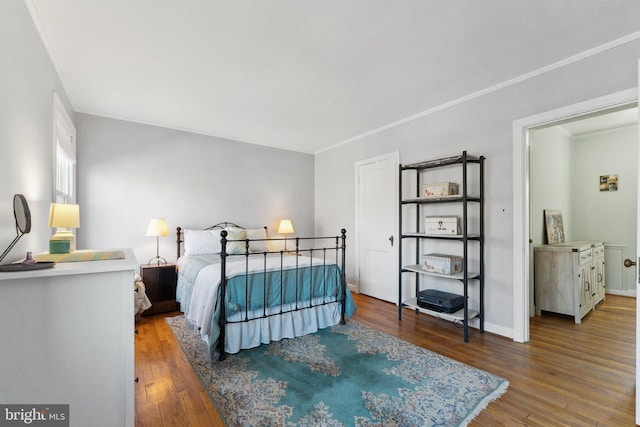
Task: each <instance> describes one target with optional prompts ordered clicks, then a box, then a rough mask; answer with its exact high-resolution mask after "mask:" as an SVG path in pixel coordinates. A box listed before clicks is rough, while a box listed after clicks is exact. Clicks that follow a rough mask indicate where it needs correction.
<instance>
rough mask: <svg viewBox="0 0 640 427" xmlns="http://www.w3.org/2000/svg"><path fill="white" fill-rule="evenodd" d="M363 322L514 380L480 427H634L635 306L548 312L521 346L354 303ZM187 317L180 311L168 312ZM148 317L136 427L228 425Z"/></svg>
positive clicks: (621, 301) (620, 301) (363, 301)
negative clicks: (576, 318) (579, 313)
mask: <svg viewBox="0 0 640 427" xmlns="http://www.w3.org/2000/svg"><path fill="white" fill-rule="evenodd" d="M354 298H355V300H356V303H357V305H358V311H357V312H356V315H355V316H354V318H355V319H357V320H359V321H361V322H363V323H366V324H368V325H370V326H373V327H376V328H378V329H380V330H383V331H385V332H387V333H390V334H392V335H396V336H398V337H400V338H402V339H404V340H406V341H410V342H413V343H414V344H417V345H420V346H422V347H425V348H428V349H430V350H432V351H435V352H438V353H440V354H443V355H445V356H448V357H451V358H453V359H456V360H459V361H461V362H464V363H466V364H469V365H472V366H475V367H477V368H480V369H484V370H486V371H488V372H491V373H494V374H496V375H499V376H501V377H503V378H506V379H507V380H509V383H510V385H509V389H508V391H507V392H506V393H505V394H504V395H503V396H502V397H501V398H500V399H499V400H497V401H495V402H492V403H491V404H489V406H488V407H487V409H485V410H484V411H483V412H482V413H481V414H480V415H479V416H478V417H477V418H476V419H475V420H474V421H473V422H472V423H471V425H472V426H499V425H505V426H518V425H527V426H545V427H548V426H633V425H635V417H634V404H635V304H636V301H635V299H634V298H626V297H620V296H614V295H607V299H606V301H604V302H603V303H601V304H600V305H599V306H598V308H597V309H596V310H595V311H592V312H591V313H590V314H588V315H587V317H586V318H585V319H583V322H582V324H581V325H576V324H575V323H574V322H573V320H572V318H568V317H564V316H558V315H551V314H545V315H544V316H540V317H536V318H534V319H532V321H531V341H530V342H529V343H526V344H518V343H515V342H513V341H512V340H510V339H508V338H504V337H500V336H497V335H493V334H490V333H485V334H480V333H479V332H478V331H477V330H475V329H472V330H471V332H470V334H469V335H470V338H469V343H467V344H465V343H464V342H463V340H462V330H461V329H460V327H459V326H456V325H453V324H452V323H449V322H446V321H444V320H440V319H437V318H434V317H431V316H427V315H424V314H420V315H416V314H415V313H414V312H413V311H412V310H408V309H406V310H404V312H403V318H402V321H398V318H397V308H396V306H395V305H393V304H390V303H386V302H383V301H379V300H376V299H374V298H370V297H366V296H363V295H354ZM172 314H179V313H170V314H168V315H172ZM165 316H167V314H164V315H162V314H160V315H155V316H149V317H143V318H142V319H141V320H140V321H139V322H138V323H137V324H136V326H137V328H138V330H139V334H138V335H137V336H136V342H135V348H136V365H135V366H136V375H137V376H138V377H139V383H138V384H136V394H135V395H136V426H138V427H142V426H154V427H155V426H167V427H168V426H217V425H223V424H222V421H221V420H220V418H219V417H218V415H217V412H216V409H215V407H214V406H213V404H212V403H211V401H210V399H209V398H208V396H207V395H206V394H205V392H204V391H203V389H202V387H201V386H200V382H199V381H198V379H197V378H196V376H195V374H194V373H193V371H192V369H191V366H190V365H189V362H188V361H187V360H186V358H185V357H184V355H183V353H182V351H181V350H180V347H179V345H178V344H177V342H176V340H175V338H174V337H173V334H172V333H171V331H170V330H169V329H168V327H167V326H166V324H165V322H164V317H165Z"/></svg>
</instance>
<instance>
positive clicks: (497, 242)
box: [315, 41, 640, 335]
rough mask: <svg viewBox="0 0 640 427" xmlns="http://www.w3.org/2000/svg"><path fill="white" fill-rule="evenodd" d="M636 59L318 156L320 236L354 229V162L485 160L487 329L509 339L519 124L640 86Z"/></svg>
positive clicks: (548, 81)
mask: <svg viewBox="0 0 640 427" xmlns="http://www.w3.org/2000/svg"><path fill="white" fill-rule="evenodd" d="M638 58H640V42H638V41H634V42H631V43H628V44H625V45H623V46H619V47H616V48H613V49H610V50H607V51H605V52H603V53H599V54H597V55H595V56H590V57H587V58H585V59H582V60H580V61H578V62H575V63H571V64H569V65H565V66H563V67H561V68H559V69H556V70H552V71H548V72H546V73H543V74H541V75H539V76H537V77H534V78H530V79H527V80H524V81H522V82H520V83H517V84H514V85H511V86H507V87H505V88H503V89H500V90H497V91H493V92H490V93H488V94H486V95H483V96H481V97H478V98H474V99H471V100H469V101H466V102H464V103H460V104H455V105H453V106H451V107H449V108H446V109H443V110H439V111H436V112H434V113H432V114H428V115H426V116H424V117H421V118H419V119H416V120H414V121H411V122H408V123H405V124H402V125H400V126H396V127H393V128H390V129H387V130H385V131H383V132H380V133H376V134H374V135H370V136H367V137H365V138H363V139H361V140H358V141H355V142H352V143H350V144H346V145H342V146H339V147H336V148H335V149H332V150H329V151H325V152H322V153H319V154H317V155H316V158H315V163H316V231H317V232H320V233H321V232H324V231H325V230H328V229H333V228H336V227H344V228H346V229H347V232H349V231H351V230H353V229H354V219H355V213H354V210H355V208H354V200H355V195H354V188H355V184H354V172H353V170H354V169H353V168H354V167H353V164H354V162H356V161H359V160H362V159H366V158H369V157H374V156H377V155H380V154H383V153H388V152H391V151H395V150H399V151H400V156H401V162H403V163H409V162H413V161H419V160H427V159H432V158H438V157H442V156H449V155H452V154H457V153H459V152H461V151H463V150H467V151H469V153H471V154H476V155H480V154H482V155H485V156H486V157H487V160H486V180H485V185H486V210H485V213H486V225H485V232H486V235H487V238H486V252H485V257H486V265H485V267H486V276H485V277H486V306H485V308H486V322H487V325H486V326H487V329H488V330H493V331H496V332H498V333H502V334H505V335H509V334H511V333H512V329H513V319H512V317H513V314H512V307H513V292H512V290H513V283H512V281H513V271H512V270H513V267H512V265H511V262H512V259H513V250H514V248H513V223H512V221H513V219H512V216H511V213H512V212H511V210H512V205H513V198H514V195H513V186H512V176H513V168H512V153H513V136H512V126H513V121H514V120H518V119H521V118H524V117H530V116H533V115H536V114H540V113H542V112H545V111H550V110H553V109H556V108H559V107H562V106H566V105H572V104H575V103H578V102H581V101H585V100H588V99H593V98H596V97H598V96H602V95H605V94H610V93H614V92H618V91H621V90H625V89H629V88H632V87H637V84H638V82H637V61H638ZM470 72H473V70H470ZM517 197H520V195H517ZM503 209H504V210H505V214H503V213H502V211H503ZM350 241H351V242H352V243H351V244H350V245H349V246H348V248H349V252H348V266H347V271H346V273H347V276H348V279H349V280H350V281H355V273H356V272H355V271H354V268H355V265H354V259H355V253H354V246H353V241H354V236H351V240H350Z"/></svg>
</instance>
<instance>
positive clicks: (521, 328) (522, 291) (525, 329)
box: [513, 88, 638, 343]
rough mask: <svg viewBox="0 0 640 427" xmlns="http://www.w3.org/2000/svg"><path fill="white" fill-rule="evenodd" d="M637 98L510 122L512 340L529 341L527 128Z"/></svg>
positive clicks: (607, 99)
mask: <svg viewBox="0 0 640 427" xmlns="http://www.w3.org/2000/svg"><path fill="white" fill-rule="evenodd" d="M635 102H638V89H637V88H633V89H627V90H623V91H620V92H616V93H613V94H610V95H605V96H602V97H599V98H595V99H591V100H588V101H585V102H580V103H578V104H573V105H569V106H566V107H562V108H559V109H556V110H552V111H547V112H544V113H541V114H538V115H535V116H531V117H526V118H523V119H520V120H516V121H514V122H513V142H514V147H513V340H514V341H516V342H521V343H524V342H527V341H529V315H530V310H529V302H530V301H529V286H530V283H529V273H530V265H529V255H530V254H529V252H530V250H529V229H530V224H529V221H530V218H529V129H531V128H534V127H538V126H543V125H548V124H551V123H554V122H559V121H562V120H566V119H570V118H576V117H579V116H583V115H587V114H592V113H597V112H600V111H604V110H608V109H611V108H616V107H620V106H624V105H627V104H632V103H635Z"/></svg>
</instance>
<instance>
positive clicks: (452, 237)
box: [401, 233, 480, 241]
mask: <svg viewBox="0 0 640 427" xmlns="http://www.w3.org/2000/svg"><path fill="white" fill-rule="evenodd" d="M401 237H402V238H405V237H414V238H416V239H444V240H463V238H464V236H463V235H462V234H456V235H453V234H424V233H404V234H403V235H402V236H401ZM467 240H478V241H479V240H480V235H479V234H468V235H467Z"/></svg>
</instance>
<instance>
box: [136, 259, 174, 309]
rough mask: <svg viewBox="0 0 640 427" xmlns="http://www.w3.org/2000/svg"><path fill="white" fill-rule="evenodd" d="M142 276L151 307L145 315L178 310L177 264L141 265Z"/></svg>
mask: <svg viewBox="0 0 640 427" xmlns="http://www.w3.org/2000/svg"><path fill="white" fill-rule="evenodd" d="M140 276H141V278H142V283H144V286H145V290H146V293H147V297H148V298H149V301H151V307H150V308H148V309H147V310H146V311H145V312H144V313H143V316H148V315H151V314H156V313H165V312H168V311H175V310H178V308H179V307H178V303H177V302H176V284H177V278H176V265H175V264H171V263H166V262H165V263H164V264H158V263H150V264H146V265H141V266H140Z"/></svg>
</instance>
